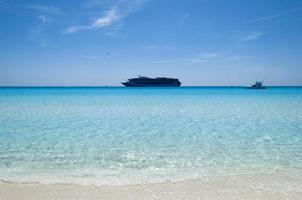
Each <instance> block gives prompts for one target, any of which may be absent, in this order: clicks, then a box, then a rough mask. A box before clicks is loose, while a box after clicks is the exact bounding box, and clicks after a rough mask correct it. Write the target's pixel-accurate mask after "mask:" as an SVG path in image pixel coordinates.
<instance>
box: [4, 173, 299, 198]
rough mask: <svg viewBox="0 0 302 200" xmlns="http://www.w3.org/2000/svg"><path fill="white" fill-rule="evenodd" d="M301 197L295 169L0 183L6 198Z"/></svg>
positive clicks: (297, 174)
mask: <svg viewBox="0 0 302 200" xmlns="http://www.w3.org/2000/svg"><path fill="white" fill-rule="evenodd" d="M257 198H258V199H301V198H302V174H301V173H294V172H278V173H258V174H244V175H229V176H211V177H205V178H200V179H194V180H185V181H178V182H165V183H150V184H134V185H123V186H94V185H89V186H82V185H74V184H52V185H46V184H38V183H8V182H7V183H4V182H1V183H0V199H4V200H21V199H31V200H38V199H39V200H40V199H43V200H51V199H52V200H53V199H56V200H68V199H83V200H90V199H106V200H118V199H131V200H132V199H173V200H178V199H179V200H180V199H214V200H216V199H257Z"/></svg>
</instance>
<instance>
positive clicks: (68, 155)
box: [0, 87, 302, 185]
mask: <svg viewBox="0 0 302 200" xmlns="http://www.w3.org/2000/svg"><path fill="white" fill-rule="evenodd" d="M278 170H299V171H301V170H302V88H301V87H293V88H290V87H289V88H268V89H266V90H247V89H244V88H211V87H209V88H205V87H192V88H190V87H188V88H138V89H135V88H1V89H0V179H1V180H6V181H15V182H41V183H75V184H95V185H104V184H109V185H111V184H132V183H146V182H163V181H167V180H170V181H174V180H184V179H191V178H198V177H202V176H208V175H229V174H238V173H255V172H271V171H278Z"/></svg>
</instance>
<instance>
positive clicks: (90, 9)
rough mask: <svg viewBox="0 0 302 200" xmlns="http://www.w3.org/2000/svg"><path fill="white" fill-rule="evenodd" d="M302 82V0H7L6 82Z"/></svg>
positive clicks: (0, 15)
mask: <svg viewBox="0 0 302 200" xmlns="http://www.w3.org/2000/svg"><path fill="white" fill-rule="evenodd" d="M138 75H145V76H150V77H158V76H160V77H162V76H167V77H175V78H179V79H180V81H181V82H182V83H183V85H187V86H198V85H200V86H229V85H249V84H251V83H253V82H255V81H256V80H261V81H264V84H265V85H302V1H301V0H265V1H263V0H253V1H250V0H72V1H61V0H0V86H103V85H109V86H111V85H112V86H120V85H121V84H120V83H121V82H123V81H125V80H127V79H128V78H132V77H136V76H138Z"/></svg>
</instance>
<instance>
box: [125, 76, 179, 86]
mask: <svg viewBox="0 0 302 200" xmlns="http://www.w3.org/2000/svg"><path fill="white" fill-rule="evenodd" d="M122 84H123V85H124V86H126V87H179V86H180V85H181V82H180V81H179V80H178V79H176V78H166V77H157V78H148V77H138V78H131V79H128V81H126V82H123V83H122Z"/></svg>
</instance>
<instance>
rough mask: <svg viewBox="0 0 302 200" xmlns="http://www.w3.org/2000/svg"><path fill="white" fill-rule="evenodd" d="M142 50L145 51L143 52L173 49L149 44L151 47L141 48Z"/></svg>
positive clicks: (167, 46)
mask: <svg viewBox="0 0 302 200" xmlns="http://www.w3.org/2000/svg"><path fill="white" fill-rule="evenodd" d="M142 49H145V50H171V49H173V46H169V45H154V44H151V45H145V46H143V47H142Z"/></svg>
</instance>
